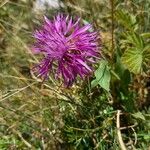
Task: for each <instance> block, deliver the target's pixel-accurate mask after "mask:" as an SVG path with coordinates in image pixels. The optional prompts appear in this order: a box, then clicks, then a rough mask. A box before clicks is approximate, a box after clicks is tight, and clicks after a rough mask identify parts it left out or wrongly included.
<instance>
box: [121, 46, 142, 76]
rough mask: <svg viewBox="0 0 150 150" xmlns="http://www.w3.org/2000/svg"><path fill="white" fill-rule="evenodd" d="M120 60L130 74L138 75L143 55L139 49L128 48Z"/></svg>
mask: <svg viewBox="0 0 150 150" xmlns="http://www.w3.org/2000/svg"><path fill="white" fill-rule="evenodd" d="M121 60H122V63H123V64H124V65H125V66H126V67H127V68H128V69H129V70H130V71H131V72H133V73H135V74H138V73H140V71H141V69H142V61H143V53H142V51H140V50H139V49H135V48H129V49H127V50H126V51H125V52H124V54H123V56H122V59H121Z"/></svg>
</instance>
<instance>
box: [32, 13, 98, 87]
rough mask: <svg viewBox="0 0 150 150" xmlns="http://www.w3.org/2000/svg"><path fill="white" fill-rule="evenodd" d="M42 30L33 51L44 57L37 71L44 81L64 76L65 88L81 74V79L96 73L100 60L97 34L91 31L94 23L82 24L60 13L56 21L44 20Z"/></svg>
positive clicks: (37, 66)
mask: <svg viewBox="0 0 150 150" xmlns="http://www.w3.org/2000/svg"><path fill="white" fill-rule="evenodd" d="M44 19H45V20H44V24H43V25H42V27H41V29H39V30H37V31H35V33H34V37H35V39H36V42H35V45H34V48H33V50H34V52H36V53H43V54H44V58H43V59H42V60H41V62H40V64H38V65H36V66H35V67H34V71H35V72H37V73H38V75H39V76H41V77H43V78H44V79H45V78H47V76H48V75H49V73H51V74H53V75H54V77H55V78H56V79H58V78H59V79H60V78H61V77H62V78H63V80H64V85H65V86H67V87H68V86H71V85H72V84H73V82H74V81H75V79H76V77H77V76H78V75H79V76H80V77H81V78H82V79H83V78H84V77H85V76H86V75H90V74H91V73H92V71H93V67H92V66H93V64H94V63H96V60H97V58H98V57H99V49H98V42H97V40H98V33H97V32H90V31H89V30H90V29H92V25H91V24H87V25H83V26H82V25H81V23H80V22H81V18H76V19H73V18H72V17H70V16H65V15H63V14H58V15H57V16H56V17H54V19H53V20H49V19H48V18H47V17H46V16H45V17H44Z"/></svg>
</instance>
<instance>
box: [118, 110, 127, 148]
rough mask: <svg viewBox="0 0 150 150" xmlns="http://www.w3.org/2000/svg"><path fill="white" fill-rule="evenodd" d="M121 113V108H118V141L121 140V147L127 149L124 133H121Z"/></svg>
mask: <svg viewBox="0 0 150 150" xmlns="http://www.w3.org/2000/svg"><path fill="white" fill-rule="evenodd" d="M120 113H121V110H118V111H117V120H116V125H117V135H118V141H119V144H120V148H121V149H122V150H127V149H126V146H125V144H124V142H123V139H122V135H121V130H120Z"/></svg>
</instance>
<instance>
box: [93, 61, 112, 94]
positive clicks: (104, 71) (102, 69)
mask: <svg viewBox="0 0 150 150" xmlns="http://www.w3.org/2000/svg"><path fill="white" fill-rule="evenodd" d="M95 77H96V79H95V80H93V81H92V82H91V87H92V88H93V87H95V86H97V85H100V86H101V87H102V88H103V89H105V90H106V91H109V90H110V89H109V87H110V78H111V75H110V68H109V67H108V62H107V61H105V60H101V61H100V65H99V68H98V69H97V70H96V71H95Z"/></svg>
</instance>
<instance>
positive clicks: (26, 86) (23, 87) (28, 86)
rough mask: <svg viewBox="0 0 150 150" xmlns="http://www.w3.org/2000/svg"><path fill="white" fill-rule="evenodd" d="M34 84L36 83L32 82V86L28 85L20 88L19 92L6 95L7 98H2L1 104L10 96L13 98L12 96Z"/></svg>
mask: <svg viewBox="0 0 150 150" xmlns="http://www.w3.org/2000/svg"><path fill="white" fill-rule="evenodd" d="M35 83H36V82H33V83H32V84H30V85H28V86H25V87H23V88H20V89H19V90H17V91H16V92H14V93H12V94H10V95H8V96H7V97H4V98H2V99H0V102H2V101H4V100H6V99H8V98H9V97H11V96H13V95H15V94H17V93H19V92H21V91H23V90H25V89H27V88H28V87H30V86H32V85H34V84H35Z"/></svg>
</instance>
